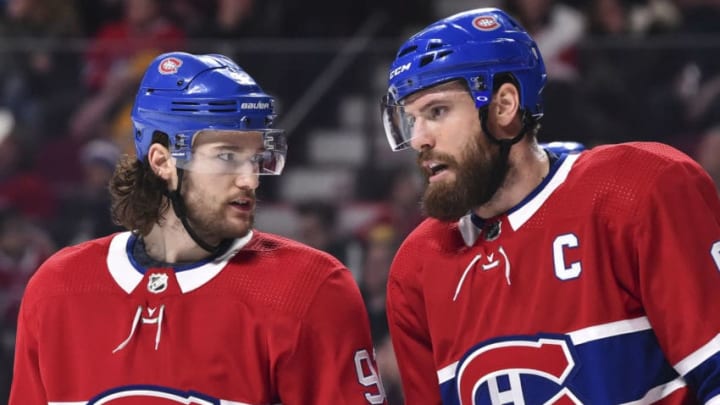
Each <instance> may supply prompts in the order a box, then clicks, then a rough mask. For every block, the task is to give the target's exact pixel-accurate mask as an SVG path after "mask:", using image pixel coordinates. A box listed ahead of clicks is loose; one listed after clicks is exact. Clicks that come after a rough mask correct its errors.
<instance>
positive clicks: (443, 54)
mask: <svg viewBox="0 0 720 405" xmlns="http://www.w3.org/2000/svg"><path fill="white" fill-rule="evenodd" d="M451 53H453V51H452V50H451V49H446V50H444V51H440V52H438V54H437V57H436V58H435V59H442V58H444V57H446V56H448V55H450V54H451Z"/></svg>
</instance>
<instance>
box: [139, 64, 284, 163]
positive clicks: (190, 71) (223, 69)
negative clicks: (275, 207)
mask: <svg viewBox="0 0 720 405" xmlns="http://www.w3.org/2000/svg"><path fill="white" fill-rule="evenodd" d="M275 117H276V113H275V100H274V99H273V98H272V97H271V96H269V95H268V94H266V93H265V92H264V91H263V90H262V89H261V88H260V86H259V85H258V84H257V83H256V82H255V80H254V79H253V78H252V77H251V76H250V75H249V74H248V73H246V72H245V71H244V70H243V69H242V68H240V67H239V66H238V65H237V64H236V63H235V62H233V61H232V60H231V59H229V58H228V57H226V56H223V55H217V54H210V55H193V54H189V53H185V52H171V53H166V54H162V55H160V56H158V57H157V58H155V60H153V62H152V63H151V64H150V65H149V67H148V68H147V70H146V72H145V75H144V76H143V79H142V81H141V83H140V88H139V90H138V93H137V95H136V98H135V104H134V106H133V109H132V113H131V118H132V121H133V127H134V131H135V150H136V155H137V158H138V160H143V159H145V157H146V156H147V153H148V149H149V148H150V145H151V143H152V138H153V133H155V132H158V131H159V132H162V133H165V134H167V136H168V140H169V149H170V152H171V154H172V156H173V157H174V158H176V159H178V161H189V160H191V159H192V147H193V141H194V138H195V136H196V134H198V133H201V132H202V131H203V130H215V131H234V132H238V131H253V132H260V133H262V135H263V138H264V141H263V143H264V146H265V149H266V150H270V151H272V153H274V154H275V155H276V156H275V157H274V158H275V161H276V162H282V163H284V161H285V155H286V152H287V143H286V140H285V133H284V131H283V130H281V129H273V128H272V123H273V121H274V119H275ZM281 171H282V167H280V168H279V170H278V168H276V169H274V170H272V173H271V174H279V173H280V172H281Z"/></svg>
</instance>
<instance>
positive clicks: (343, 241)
mask: <svg viewBox="0 0 720 405" xmlns="http://www.w3.org/2000/svg"><path fill="white" fill-rule="evenodd" d="M295 213H296V215H297V234H296V237H295V238H296V239H297V240H298V241H300V242H302V243H305V244H307V245H309V246H312V247H314V248H315V249H318V250H322V251H323V252H326V253H330V254H331V255H333V256H334V257H335V258H336V259H338V260H340V261H341V262H342V263H343V264H345V265H346V266H348V268H350V270H352V271H353V274H354V275H356V272H357V266H355V267H354V268H353V267H352V266H351V264H352V263H348V262H350V261H351V257H352V256H353V255H352V253H351V252H350V249H351V245H352V242H351V241H350V239H349V238H347V237H345V236H343V235H340V230H339V229H338V226H339V225H338V210H337V207H336V206H335V205H333V204H331V203H327V202H323V201H304V202H300V203H298V204H297V205H296V206H295Z"/></svg>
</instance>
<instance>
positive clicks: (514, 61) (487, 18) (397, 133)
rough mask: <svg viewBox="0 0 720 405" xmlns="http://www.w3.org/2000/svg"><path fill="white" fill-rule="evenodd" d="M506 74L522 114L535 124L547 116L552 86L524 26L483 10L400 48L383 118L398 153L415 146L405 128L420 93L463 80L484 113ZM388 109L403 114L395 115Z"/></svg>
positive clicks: (460, 16)
mask: <svg viewBox="0 0 720 405" xmlns="http://www.w3.org/2000/svg"><path fill="white" fill-rule="evenodd" d="M501 74H508V75H510V76H511V77H512V79H513V82H514V84H515V85H516V86H517V87H518V91H519V93H520V103H521V108H522V110H523V111H524V112H525V113H524V115H525V114H527V116H529V118H532V119H533V120H535V121H537V120H539V119H540V118H541V117H542V115H543V111H542V97H541V93H542V89H543V87H544V86H545V82H546V80H547V74H546V72H545V64H544V62H543V60H542V56H541V55H540V51H539V50H538V47H537V44H536V43H535V41H534V40H533V39H532V38H531V37H530V35H529V34H528V33H527V32H526V31H525V29H524V28H522V26H520V24H518V23H517V22H516V21H515V20H514V19H513V18H512V17H511V16H509V15H508V14H507V13H505V12H504V11H502V10H499V9H496V8H480V9H476V10H470V11H466V12H463V13H459V14H455V15H453V16H450V17H447V18H445V19H442V20H440V21H437V22H435V23H433V24H431V25H429V26H428V27H426V28H425V29H423V30H422V31H420V32H418V33H417V34H415V35H414V36H412V37H411V38H410V39H408V40H407V41H406V42H405V44H403V45H402V46H401V47H400V50H399V51H398V53H397V55H396V58H395V60H394V61H393V63H392V65H391V66H390V71H389V76H388V92H387V95H386V96H385V97H384V98H383V102H382V113H383V123H384V124H385V130H386V135H387V137H388V141H389V142H390V145H391V147H392V148H393V150H400V149H404V148H406V147H407V146H408V145H409V140H410V137H411V134H410V133H409V132H407V129H406V128H403V126H402V125H400V123H402V122H403V117H402V114H396V115H395V116H393V114H394V113H396V112H398V111H401V110H402V107H401V105H402V100H404V99H405V98H406V97H407V96H408V95H410V94H413V93H415V92H418V91H421V90H424V89H427V88H430V87H433V86H436V85H439V84H441V83H445V82H449V81H452V80H463V81H464V82H465V83H466V84H467V87H468V90H469V91H470V94H471V96H472V98H473V100H474V102H475V106H476V107H477V108H478V110H482V109H483V108H485V107H486V106H487V105H488V104H489V103H490V101H491V99H492V95H493V84H494V82H495V80H496V78H497V77H499V76H500V75H501ZM388 106H396V107H398V108H396V109H394V110H392V109H388V108H387V107H388Z"/></svg>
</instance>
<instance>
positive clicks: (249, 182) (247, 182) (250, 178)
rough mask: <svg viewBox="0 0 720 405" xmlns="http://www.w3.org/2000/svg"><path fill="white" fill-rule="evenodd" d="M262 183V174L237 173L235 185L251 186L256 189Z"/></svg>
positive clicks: (239, 186)
mask: <svg viewBox="0 0 720 405" xmlns="http://www.w3.org/2000/svg"><path fill="white" fill-rule="evenodd" d="M259 185H260V175H259V174H257V173H249V172H243V173H237V174H236V175H235V186H237V187H238V188H249V189H251V190H255V189H257V188H258V186H259Z"/></svg>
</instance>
